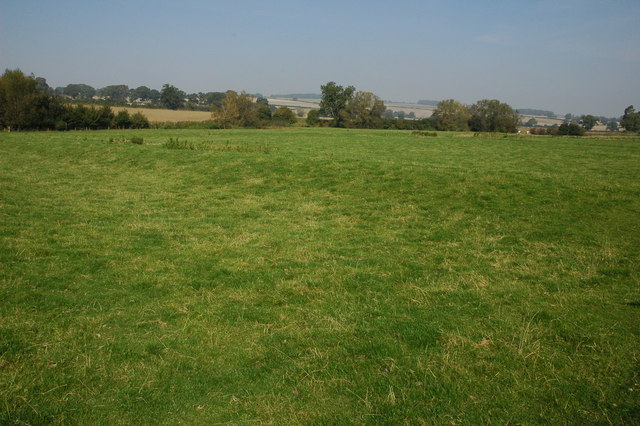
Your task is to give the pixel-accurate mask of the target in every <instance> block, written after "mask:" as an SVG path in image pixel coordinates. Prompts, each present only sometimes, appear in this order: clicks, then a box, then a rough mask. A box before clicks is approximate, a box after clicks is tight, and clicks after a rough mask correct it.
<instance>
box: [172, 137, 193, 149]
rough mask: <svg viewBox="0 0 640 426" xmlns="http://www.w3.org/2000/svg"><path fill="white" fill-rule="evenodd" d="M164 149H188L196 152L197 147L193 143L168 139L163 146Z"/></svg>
mask: <svg viewBox="0 0 640 426" xmlns="http://www.w3.org/2000/svg"><path fill="white" fill-rule="evenodd" d="M164 146H165V148H169V149H189V150H196V149H198V147H197V146H196V144H194V143H193V142H189V141H185V140H182V141H181V140H180V138H175V139H174V138H169V140H168V141H167V142H166V143H165V144H164Z"/></svg>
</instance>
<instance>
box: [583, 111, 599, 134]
mask: <svg viewBox="0 0 640 426" xmlns="http://www.w3.org/2000/svg"><path fill="white" fill-rule="evenodd" d="M580 122H581V123H582V127H584V129H585V130H586V131H589V130H591V129H593V128H594V127H595V125H596V124H598V119H597V118H596V117H594V116H593V115H591V114H588V115H583V116H582V117H580Z"/></svg>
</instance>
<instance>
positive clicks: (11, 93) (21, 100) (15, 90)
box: [0, 69, 55, 130]
mask: <svg viewBox="0 0 640 426" xmlns="http://www.w3.org/2000/svg"><path fill="white" fill-rule="evenodd" d="M53 102H54V101H53V99H52V98H51V97H50V96H48V95H47V94H46V93H43V92H41V91H39V90H38V84H37V82H36V80H35V78H32V77H27V76H26V75H24V74H23V72H22V71H20V70H19V69H16V70H6V71H5V72H4V74H2V76H1V77H0V127H3V128H9V129H11V130H27V129H45V128H49V126H50V127H53V125H54V123H55V119H54V118H53V117H51V116H50V111H51V109H50V106H51V104H52V103H53Z"/></svg>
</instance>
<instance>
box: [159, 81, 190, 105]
mask: <svg viewBox="0 0 640 426" xmlns="http://www.w3.org/2000/svg"><path fill="white" fill-rule="evenodd" d="M184 98H185V93H184V92H183V91H182V90H180V89H178V88H177V87H175V86H172V85H171V84H165V85H163V86H162V90H161V91H160V104H161V105H162V106H164V107H165V108H167V109H179V108H182V106H183V105H184Z"/></svg>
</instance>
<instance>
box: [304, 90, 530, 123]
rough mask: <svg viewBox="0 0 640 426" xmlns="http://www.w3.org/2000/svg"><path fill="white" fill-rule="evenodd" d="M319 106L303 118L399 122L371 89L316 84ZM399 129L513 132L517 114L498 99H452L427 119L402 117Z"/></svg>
mask: <svg viewBox="0 0 640 426" xmlns="http://www.w3.org/2000/svg"><path fill="white" fill-rule="evenodd" d="M320 89H321V91H322V96H321V98H320V108H319V109H318V110H312V111H311V112H310V113H309V116H308V118H307V123H308V124H310V125H318V124H320V123H322V121H321V119H322V118H326V119H329V120H330V125H332V126H334V127H355V128H394V127H397V126H398V125H399V124H400V123H399V121H398V119H397V118H396V119H393V118H391V117H389V115H385V111H386V107H385V105H384V102H383V101H382V100H381V99H380V98H379V97H377V96H376V95H374V94H373V93H371V92H360V91H356V89H355V87H353V86H347V87H343V86H340V85H338V84H336V83H335V82H333V81H331V82H329V83H327V84H325V85H323V86H321V87H320ZM402 121H403V122H404V123H402V124H401V125H400V127H401V128H412V129H416V130H442V131H468V130H471V131H475V132H505V133H512V132H516V131H517V128H518V124H519V122H520V115H519V114H518V112H517V111H515V110H514V109H513V108H511V107H510V106H509V105H507V104H505V103H502V102H500V101H498V100H495V99H493V100H486V99H485V100H481V101H478V102H476V103H475V104H473V105H471V106H467V105H463V104H461V103H460V102H457V101H455V100H453V99H447V100H443V101H440V102H438V103H437V106H436V109H435V110H434V112H433V115H432V116H431V117H430V118H424V119H421V120H411V121H408V123H411V124H408V123H407V120H402Z"/></svg>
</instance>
